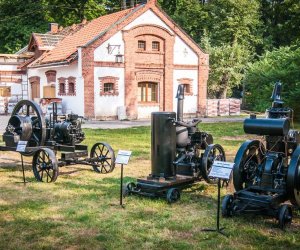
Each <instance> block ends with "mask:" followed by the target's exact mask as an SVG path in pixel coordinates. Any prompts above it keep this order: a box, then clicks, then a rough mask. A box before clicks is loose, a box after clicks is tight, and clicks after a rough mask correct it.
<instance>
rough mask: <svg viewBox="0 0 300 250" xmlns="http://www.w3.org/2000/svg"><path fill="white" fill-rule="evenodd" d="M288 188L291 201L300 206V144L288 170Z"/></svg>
mask: <svg viewBox="0 0 300 250" xmlns="http://www.w3.org/2000/svg"><path fill="white" fill-rule="evenodd" d="M286 188H287V193H288V195H289V199H290V201H291V203H292V204H293V205H296V206H298V207H300V146H298V147H297V148H296V150H295V151H294V153H293V155H292V158H291V161H290V165H289V167H288V171H287V179H286Z"/></svg>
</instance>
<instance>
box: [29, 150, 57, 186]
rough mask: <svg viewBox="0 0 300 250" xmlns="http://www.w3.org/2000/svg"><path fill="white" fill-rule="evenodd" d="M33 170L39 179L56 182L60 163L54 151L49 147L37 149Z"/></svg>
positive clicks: (33, 160)
mask: <svg viewBox="0 0 300 250" xmlns="http://www.w3.org/2000/svg"><path fill="white" fill-rule="evenodd" d="M32 170H33V174H34V177H35V178H36V179H37V180H38V181H45V182H55V181H56V179H57V176H58V164H57V159H56V156H55V154H54V152H53V151H52V150H51V149H49V148H42V149H39V150H38V151H36V152H35V153H34V155H33V159H32Z"/></svg>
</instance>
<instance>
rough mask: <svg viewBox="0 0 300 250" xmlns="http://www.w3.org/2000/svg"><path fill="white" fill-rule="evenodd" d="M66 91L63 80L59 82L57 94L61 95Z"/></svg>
mask: <svg viewBox="0 0 300 250" xmlns="http://www.w3.org/2000/svg"><path fill="white" fill-rule="evenodd" d="M65 93H66V84H65V83H64V82H61V83H59V94H60V95H63V94H65Z"/></svg>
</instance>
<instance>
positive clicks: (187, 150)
mask: <svg viewBox="0 0 300 250" xmlns="http://www.w3.org/2000/svg"><path fill="white" fill-rule="evenodd" d="M176 98H177V100H178V103H177V120H176V121H174V124H175V126H176V159H175V161H174V165H175V168H176V174H179V175H190V176H194V177H198V178H204V179H205V180H206V181H207V182H211V181H212V180H211V179H210V178H208V174H209V171H210V168H211V166H212V164H213V161H214V160H219V161H225V153H224V150H223V148H222V147H221V146H220V145H218V144H213V137H212V135H211V134H208V133H206V132H202V131H200V130H199V128H198V127H197V125H198V124H199V123H200V122H201V120H199V119H194V120H192V121H191V122H187V123H186V122H184V121H183V100H184V85H179V86H178V90H177V96H176Z"/></svg>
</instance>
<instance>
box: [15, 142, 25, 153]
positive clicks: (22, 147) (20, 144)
mask: <svg viewBox="0 0 300 250" xmlns="http://www.w3.org/2000/svg"><path fill="white" fill-rule="evenodd" d="M26 146H27V141H19V142H18V145H17V149H16V151H17V152H25V150H26Z"/></svg>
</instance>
